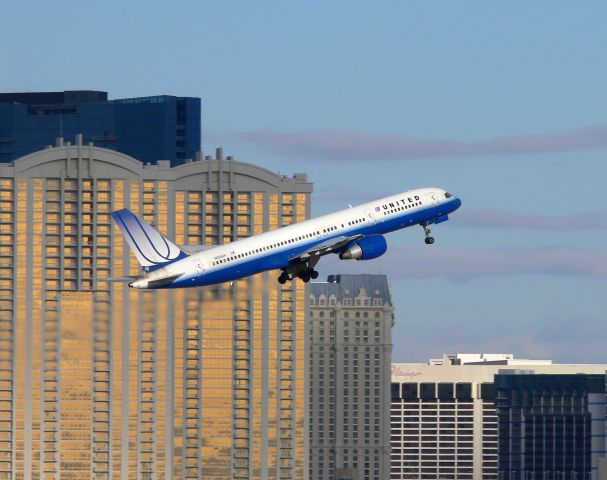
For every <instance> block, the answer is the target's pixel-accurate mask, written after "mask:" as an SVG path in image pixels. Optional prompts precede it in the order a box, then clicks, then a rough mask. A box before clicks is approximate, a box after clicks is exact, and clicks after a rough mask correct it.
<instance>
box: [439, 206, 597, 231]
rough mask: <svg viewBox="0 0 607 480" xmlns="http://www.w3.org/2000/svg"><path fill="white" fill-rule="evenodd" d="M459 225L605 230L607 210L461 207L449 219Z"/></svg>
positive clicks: (529, 228)
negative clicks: (554, 212)
mask: <svg viewBox="0 0 607 480" xmlns="http://www.w3.org/2000/svg"><path fill="white" fill-rule="evenodd" d="M450 224H452V225H454V226H457V227H473V228H490V229H492V228H507V229H526V230H577V229H580V230H603V229H606V228H607V210H597V211H595V212H580V213H576V214H571V215H544V214H531V213H513V212H508V211H505V210H499V209H481V210H474V209H467V210H464V209H462V210H461V211H459V212H457V215H453V217H452V218H450Z"/></svg>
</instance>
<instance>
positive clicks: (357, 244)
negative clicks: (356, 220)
mask: <svg viewBox="0 0 607 480" xmlns="http://www.w3.org/2000/svg"><path fill="white" fill-rule="evenodd" d="M387 249H388V244H387V243H386V239H385V238H384V237H383V236H382V235H369V236H368V237H363V238H359V239H358V240H355V241H353V242H350V243H349V244H348V245H346V247H345V250H344V251H343V252H341V253H340V254H339V258H341V259H342V260H351V259H352V260H371V259H373V258H377V257H379V256H381V255H383V254H384V253H386V250H387Z"/></svg>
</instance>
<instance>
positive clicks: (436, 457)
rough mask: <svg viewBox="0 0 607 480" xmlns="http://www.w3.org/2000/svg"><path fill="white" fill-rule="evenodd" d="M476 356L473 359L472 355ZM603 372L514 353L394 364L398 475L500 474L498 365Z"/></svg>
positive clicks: (458, 476)
mask: <svg viewBox="0 0 607 480" xmlns="http://www.w3.org/2000/svg"><path fill="white" fill-rule="evenodd" d="M466 362H470V363H466ZM513 370H519V371H520V370H524V371H527V372H532V373H538V374H541V373H546V374H572V373H604V372H605V365H583V364H580V365H563V364H552V362H551V361H549V360H525V359H516V358H514V356H513V355H510V354H506V355H504V354H489V355H481V354H472V355H461V354H460V355H445V356H444V357H443V358H442V359H440V360H431V361H430V362H429V363H427V364H423V363H396V364H393V365H392V418H391V424H392V432H391V445H392V472H391V475H390V478H392V479H418V478H422V476H423V478H433V479H441V480H443V479H450V478H451V479H474V480H477V479H483V480H484V479H487V480H489V479H498V478H499V477H498V418H497V413H496V408H495V404H494V398H495V395H494V378H495V375H498V374H499V373H500V372H505V371H513Z"/></svg>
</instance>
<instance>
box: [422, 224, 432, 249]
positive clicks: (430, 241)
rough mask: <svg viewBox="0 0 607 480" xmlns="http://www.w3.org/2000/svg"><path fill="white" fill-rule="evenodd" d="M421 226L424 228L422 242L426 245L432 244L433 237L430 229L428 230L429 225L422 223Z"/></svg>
mask: <svg viewBox="0 0 607 480" xmlns="http://www.w3.org/2000/svg"><path fill="white" fill-rule="evenodd" d="M422 227H423V229H424V233H425V234H426V238H425V240H424V242H426V245H432V244H433V243H434V237H431V236H430V233H431V232H432V230H430V227H429V226H428V225H422Z"/></svg>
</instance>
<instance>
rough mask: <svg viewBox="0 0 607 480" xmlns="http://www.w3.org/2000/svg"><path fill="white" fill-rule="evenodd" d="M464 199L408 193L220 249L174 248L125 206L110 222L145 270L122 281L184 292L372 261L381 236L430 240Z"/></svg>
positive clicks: (435, 192)
mask: <svg viewBox="0 0 607 480" xmlns="http://www.w3.org/2000/svg"><path fill="white" fill-rule="evenodd" d="M461 204H462V202H461V200H460V199H459V198H457V197H455V196H453V195H451V194H450V193H448V192H446V191H445V190H442V189H439V188H421V189H416V190H409V191H406V192H403V193H399V194H397V195H393V196H390V197H386V198H382V199H379V200H376V201H373V202H369V203H365V204H363V205H360V206H357V207H351V208H347V209H345V210H341V211H339V212H336V213H331V214H329V215H323V216H322V217H318V218H314V219H311V220H306V221H303V222H299V223H295V224H293V225H288V226H286V227H282V228H279V229H277V230H273V231H271V232H266V233H262V234H259V235H255V236H253V237H249V238H245V239H243V240H238V241H236V242H232V243H228V244H225V245H216V246H204V245H203V246H199V247H190V248H186V247H184V248H179V247H178V246H177V245H175V244H174V243H172V242H171V241H170V240H168V239H167V238H165V237H164V236H163V235H162V234H161V233H160V232H158V231H157V230H155V229H154V228H153V227H151V226H150V225H148V224H147V223H145V222H144V221H143V220H141V219H140V218H138V217H137V216H136V215H135V214H133V212H131V211H130V210H128V209H126V208H124V209H122V210H117V211H115V212H112V217H113V218H114V221H115V222H116V223H117V224H118V226H119V227H120V230H121V231H122V235H123V236H124V238H125V239H126V241H127V242H128V244H129V246H130V247H131V250H132V251H133V253H134V254H135V256H136V257H137V260H138V261H139V263H140V264H141V266H142V267H143V270H144V274H143V275H142V276H140V277H126V279H127V280H128V281H129V282H130V283H129V286H130V287H133V288H147V289H152V288H183V287H198V286H202V285H212V284H216V283H222V282H229V281H233V280H237V279H239V278H243V277H247V276H249V275H253V274H255V273H259V272H264V271H267V270H274V269H280V270H281V273H280V276H279V277H278V281H279V282H280V283H281V284H284V283H286V282H287V281H288V280H293V279H294V278H300V279H301V280H303V281H304V282H309V281H310V279H311V278H312V279H314V278H317V277H318V272H317V271H316V270H314V267H315V266H316V264H317V263H318V261H319V259H320V257H322V256H323V255H328V254H330V253H331V254H336V255H339V258H340V259H342V260H350V259H354V260H371V259H373V258H377V257H379V256H381V255H383V254H384V253H386V250H387V244H386V239H385V237H384V235H385V234H387V233H390V232H393V231H395V230H399V229H401V228H406V227H410V226H412V225H420V226H421V227H422V228H423V229H424V233H425V242H426V244H428V245H431V244H433V243H434V237H432V236H431V235H430V234H431V231H430V225H433V224H438V223H442V222H444V221H446V220H447V219H448V215H449V214H450V213H452V212H454V211H455V210H457V209H458V208H459V207H460V205H461Z"/></svg>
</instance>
